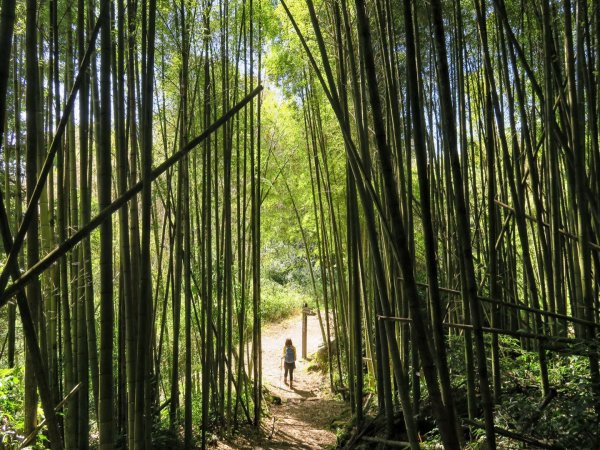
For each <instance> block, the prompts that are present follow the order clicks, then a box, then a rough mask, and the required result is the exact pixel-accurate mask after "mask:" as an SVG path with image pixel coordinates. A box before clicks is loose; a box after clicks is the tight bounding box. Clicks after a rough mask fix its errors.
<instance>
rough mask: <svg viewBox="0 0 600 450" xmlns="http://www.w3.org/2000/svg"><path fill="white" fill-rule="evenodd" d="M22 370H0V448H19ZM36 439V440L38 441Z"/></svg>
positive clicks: (21, 415) (21, 416)
mask: <svg viewBox="0 0 600 450" xmlns="http://www.w3.org/2000/svg"><path fill="white" fill-rule="evenodd" d="M24 395H25V393H24V384H23V370H22V369H21V368H19V367H16V368H13V369H0V448H1V449H12V448H15V449H16V448H19V447H20V441H21V440H22V439H23V436H22V435H20V434H19V432H20V431H21V430H22V429H23V399H24ZM40 439H41V437H40V438H38V440H40Z"/></svg>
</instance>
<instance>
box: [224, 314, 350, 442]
mask: <svg viewBox="0 0 600 450" xmlns="http://www.w3.org/2000/svg"><path fill="white" fill-rule="evenodd" d="M301 318H302V316H301V315H297V316H293V317H291V318H289V319H286V320H285V321H282V322H281V323H278V324H270V325H268V326H266V327H265V328H264V329H263V334H262V347H263V356H262V360H263V383H264V386H265V388H266V389H267V390H268V391H269V392H270V393H271V395H272V396H273V397H279V398H281V405H276V404H271V405H269V409H270V412H271V416H270V417H266V418H265V419H264V425H263V432H264V433H263V434H265V435H266V437H263V438H261V439H258V440H255V442H253V443H252V444H250V445H248V444H247V443H246V445H241V444H240V445H239V446H234V447H229V448H245V449H249V448H254V449H292V448H294V449H296V448H297V449H306V450H308V449H322V448H333V447H335V444H336V436H335V433H334V432H333V431H332V428H331V425H332V422H333V421H335V420H336V419H337V418H339V417H340V416H342V415H344V414H345V413H346V412H347V410H348V408H347V405H346V404H344V402H342V401H341V400H339V399H338V398H335V397H333V395H332V394H331V391H330V389H329V378H328V376H324V375H323V374H321V373H320V372H315V371H309V370H307V369H308V367H309V365H310V361H305V360H303V359H302V358H301V355H302V326H301V325H302V324H301V321H302V319H301ZM288 337H289V338H291V339H292V341H293V343H294V345H295V346H296V350H297V357H298V361H297V362H296V370H295V371H294V387H293V389H290V387H289V386H287V385H285V384H284V382H283V373H282V371H281V354H282V350H283V344H284V342H285V339H286V338H288ZM322 343H323V340H322V338H321V330H320V327H319V321H318V318H317V317H309V318H308V343H307V351H308V358H309V359H310V358H311V355H312V354H313V353H315V352H316V351H317V350H318V348H319V346H320V345H322ZM269 436H270V439H269Z"/></svg>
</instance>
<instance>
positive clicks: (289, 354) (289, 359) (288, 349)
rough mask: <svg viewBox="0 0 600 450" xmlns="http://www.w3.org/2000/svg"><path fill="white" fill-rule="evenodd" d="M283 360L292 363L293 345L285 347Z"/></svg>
mask: <svg viewBox="0 0 600 450" xmlns="http://www.w3.org/2000/svg"><path fill="white" fill-rule="evenodd" d="M285 362H286V363H293V362H294V347H292V346H291V345H290V346H289V347H286V348H285Z"/></svg>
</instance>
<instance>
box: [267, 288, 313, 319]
mask: <svg viewBox="0 0 600 450" xmlns="http://www.w3.org/2000/svg"><path fill="white" fill-rule="evenodd" d="M305 302H309V303H312V302H311V299H310V297H309V296H308V295H307V294H306V290H305V289H302V288H300V287H299V286H297V285H295V284H294V283H288V284H285V285H282V284H279V283H277V282H275V281H273V280H271V279H266V280H264V281H263V286H262V319H263V320H264V321H265V322H276V321H278V320H281V319H284V318H286V317H288V316H291V315H292V314H294V313H296V312H298V311H300V309H302V306H303V305H304V303H305Z"/></svg>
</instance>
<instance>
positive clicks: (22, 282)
mask: <svg viewBox="0 0 600 450" xmlns="http://www.w3.org/2000/svg"><path fill="white" fill-rule="evenodd" d="M262 89H263V87H262V86H258V87H257V88H255V89H254V90H253V91H252V92H250V94H248V95H247V96H246V97H245V98H244V99H243V100H242V101H240V102H239V103H238V104H237V105H236V106H234V107H233V108H232V109H230V110H229V111H227V112H226V113H225V114H224V115H223V116H221V117H220V118H219V119H218V120H217V121H215V122H213V124H212V125H210V126H209V127H208V128H207V129H206V130H205V131H204V132H203V133H202V134H200V135H199V136H197V137H196V138H194V139H192V140H191V141H190V142H189V143H188V144H187V145H186V146H185V147H184V148H183V149H181V150H179V151H178V152H177V153H175V154H173V155H172V156H171V157H169V158H168V159H167V160H166V161H164V162H163V163H162V164H160V165H159V166H158V167H156V168H155V169H154V170H153V171H152V172H151V173H150V181H154V180H156V179H157V178H158V177H159V176H161V175H162V174H163V173H165V172H166V171H167V170H168V169H169V168H170V167H172V166H173V165H174V164H175V163H177V162H178V161H179V160H181V159H182V158H183V157H184V156H185V155H187V154H188V153H189V152H191V151H192V150H193V149H194V148H195V147H196V146H198V145H199V144H200V143H202V142H203V141H204V140H205V139H206V138H207V137H208V136H210V135H211V134H212V133H214V132H215V131H216V130H218V129H219V127H221V126H222V125H223V124H224V123H225V122H227V121H228V120H229V119H231V118H232V117H233V116H234V115H235V114H237V113H238V112H239V111H240V110H241V109H242V108H243V107H244V106H246V104H248V102H250V101H251V100H252V99H253V98H254V97H255V96H256V95H258V93H259V92H260V91H262ZM144 182H145V180H141V181H139V182H138V183H136V184H135V185H134V186H133V187H132V188H130V189H129V190H128V191H126V192H125V193H124V194H123V195H121V196H120V197H119V198H117V199H116V200H114V201H113V202H112V203H111V204H110V205H108V206H107V207H106V208H104V209H103V210H102V211H101V212H100V213H98V215H96V216H95V217H94V218H93V219H92V220H91V221H90V222H89V223H88V224H86V225H85V226H82V227H81V228H80V229H79V230H78V231H77V232H76V233H75V234H73V235H72V236H71V237H69V238H68V239H67V240H66V241H64V242H63V243H62V244H61V245H59V246H58V247H57V248H55V249H54V250H52V251H51V252H50V253H48V254H47V255H46V256H45V257H44V258H42V259H41V260H40V261H39V262H38V263H37V264H36V265H35V266H33V267H31V268H30V269H29V270H27V271H26V272H25V273H23V274H22V275H21V276H20V277H19V278H17V279H15V281H14V282H13V284H11V285H10V286H8V287H7V289H6V291H5V292H4V293H3V294H2V296H0V308H1V307H2V306H4V305H6V303H8V300H10V299H11V298H12V297H13V296H15V295H16V294H17V293H18V292H19V291H21V290H22V289H23V288H24V287H25V286H27V285H28V284H29V283H30V282H31V281H32V280H33V279H35V277H37V276H39V275H40V274H41V273H43V272H44V271H45V270H46V269H48V268H49V267H50V266H51V265H52V264H54V263H55V262H56V261H57V260H58V259H59V258H61V257H62V256H63V255H65V254H66V253H67V252H68V251H69V250H71V249H72V248H73V247H75V246H76V245H77V244H78V243H79V242H81V241H82V240H83V239H85V238H86V237H87V236H88V235H89V234H90V233H91V232H92V231H93V230H95V229H96V228H97V227H98V226H99V225H100V224H102V223H103V222H104V221H105V220H106V219H107V218H109V217H110V216H111V215H112V214H113V213H115V212H116V211H118V210H119V209H120V208H122V207H123V206H124V205H126V204H127V202H128V201H129V200H131V199H132V198H133V197H135V195H136V194H138V193H139V192H141V190H142V187H143V184H144Z"/></svg>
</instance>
